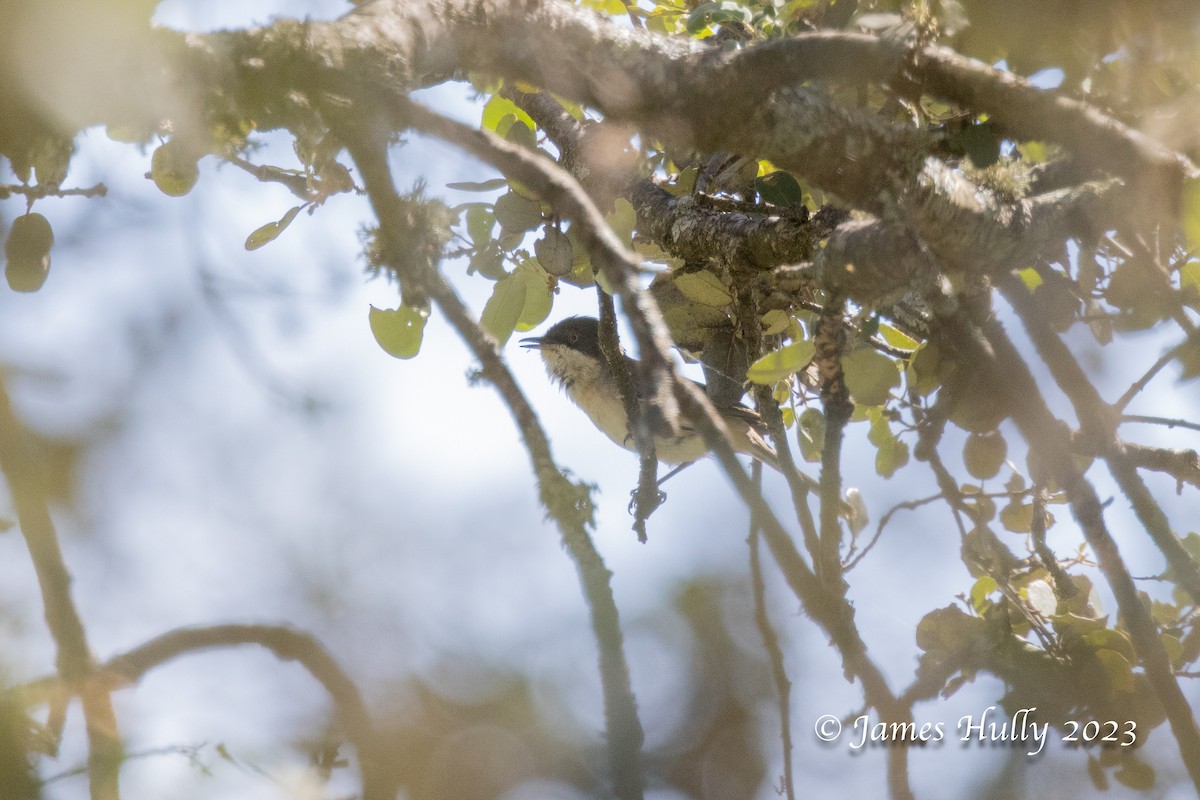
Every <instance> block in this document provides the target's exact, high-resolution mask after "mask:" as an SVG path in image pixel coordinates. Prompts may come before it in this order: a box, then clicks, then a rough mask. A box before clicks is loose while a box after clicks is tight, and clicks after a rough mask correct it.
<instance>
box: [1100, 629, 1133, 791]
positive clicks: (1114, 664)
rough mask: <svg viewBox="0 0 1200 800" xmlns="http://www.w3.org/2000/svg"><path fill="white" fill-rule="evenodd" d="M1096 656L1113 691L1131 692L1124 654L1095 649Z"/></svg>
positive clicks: (1129, 676)
mask: <svg viewBox="0 0 1200 800" xmlns="http://www.w3.org/2000/svg"><path fill="white" fill-rule="evenodd" d="M1096 658H1097V660H1099V662H1100V663H1101V664H1102V665H1103V666H1104V672H1105V673H1106V674H1107V675H1108V680H1109V682H1110V684H1111V685H1112V688H1113V690H1114V691H1117V692H1124V693H1126V694H1130V693H1132V692H1133V667H1132V666H1131V665H1130V663H1129V660H1128V659H1127V658H1125V656H1123V655H1121V654H1120V653H1118V652H1117V651H1116V650H1108V649H1101V650H1097V651H1096ZM1118 780H1120V778H1118Z"/></svg>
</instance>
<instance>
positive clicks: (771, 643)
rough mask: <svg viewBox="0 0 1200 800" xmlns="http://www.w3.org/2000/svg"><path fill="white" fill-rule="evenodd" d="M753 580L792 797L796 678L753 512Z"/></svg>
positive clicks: (758, 470) (758, 469)
mask: <svg viewBox="0 0 1200 800" xmlns="http://www.w3.org/2000/svg"><path fill="white" fill-rule="evenodd" d="M754 473H755V475H754V477H755V479H756V480H757V479H760V478H761V477H762V463H761V462H756V463H755V465H754ZM749 545H750V584H751V586H752V587H753V589H754V622H755V624H756V625H757V626H758V632H759V633H760V634H761V635H762V640H763V648H764V649H765V650H766V651H767V660H768V661H769V662H770V664H771V675H772V677H773V678H774V679H775V691H776V692H778V694H779V697H778V698H777V699H778V700H779V741H780V743H781V744H782V745H783V788H784V793H785V795H786V797H787V798H788V800H796V786H795V779H794V777H793V775H792V705H791V704H792V682H791V681H790V680H788V676H787V667H786V666H785V665H784V662H783V650H782V649H781V648H780V647H779V635H778V634H777V633H776V632H775V628H774V626H773V625H771V618H770V616H769V615H768V614H767V588H766V584H765V583H764V582H763V572H762V558H761V557H760V556H759V552H758V547H759V534H758V525H757V523H756V522H755V521H754V518H753V515H752V516H751V519H750V537H749Z"/></svg>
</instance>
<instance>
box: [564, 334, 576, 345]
mask: <svg viewBox="0 0 1200 800" xmlns="http://www.w3.org/2000/svg"><path fill="white" fill-rule="evenodd" d="M567 340H568V341H570V342H571V344H575V343H576V342H578V341H579V334H578V333H572V334H571V335H569V336H568V337H567Z"/></svg>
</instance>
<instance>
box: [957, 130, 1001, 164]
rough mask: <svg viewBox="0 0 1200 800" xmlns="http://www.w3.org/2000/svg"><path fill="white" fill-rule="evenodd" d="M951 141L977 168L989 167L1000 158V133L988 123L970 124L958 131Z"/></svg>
mask: <svg viewBox="0 0 1200 800" xmlns="http://www.w3.org/2000/svg"><path fill="white" fill-rule="evenodd" d="M953 141H954V143H955V144H957V145H958V146H959V147H961V148H962V150H963V152H965V153H966V154H967V157H968V158H970V159H971V163H972V164H974V165H975V166H976V167H977V168H978V169H984V168H985V167H990V166H991V165H992V164H995V163H996V162H997V161H999V160H1000V134H999V132H998V131H997V130H996V128H995V126H994V125H991V124H990V123H987V122H981V123H979V124H978V125H970V126H968V127H966V128H964V129H963V130H962V131H961V132H959V134H958V135H957V136H955V137H954V138H953Z"/></svg>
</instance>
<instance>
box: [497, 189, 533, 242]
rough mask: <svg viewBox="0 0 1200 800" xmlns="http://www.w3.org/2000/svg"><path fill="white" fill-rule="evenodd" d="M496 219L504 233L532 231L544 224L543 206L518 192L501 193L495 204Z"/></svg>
mask: <svg viewBox="0 0 1200 800" xmlns="http://www.w3.org/2000/svg"><path fill="white" fill-rule="evenodd" d="M495 214H496V221H497V222H499V223H500V227H501V228H503V229H504V233H506V234H507V233H520V232H522V231H531V230H533V229H534V228H536V227H537V226H538V225H541V224H542V208H541V206H540V205H539V204H538V203H536V202H535V201H533V200H527V199H526V198H524V197H521V195H519V194H517V193H516V192H508V193H507V194H504V195H501V197H500V198H499V199H498V200H497V201H496V206H495Z"/></svg>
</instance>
